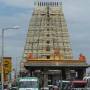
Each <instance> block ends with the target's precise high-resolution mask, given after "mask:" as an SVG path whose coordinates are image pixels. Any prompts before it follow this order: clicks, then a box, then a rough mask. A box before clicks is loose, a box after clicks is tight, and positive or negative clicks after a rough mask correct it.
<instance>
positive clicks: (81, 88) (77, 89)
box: [70, 80, 88, 90]
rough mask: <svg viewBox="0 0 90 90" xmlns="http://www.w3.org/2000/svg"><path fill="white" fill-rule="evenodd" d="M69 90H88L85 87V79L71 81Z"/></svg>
mask: <svg viewBox="0 0 90 90" xmlns="http://www.w3.org/2000/svg"><path fill="white" fill-rule="evenodd" d="M70 90H88V89H87V81H85V80H73V81H71V89H70Z"/></svg>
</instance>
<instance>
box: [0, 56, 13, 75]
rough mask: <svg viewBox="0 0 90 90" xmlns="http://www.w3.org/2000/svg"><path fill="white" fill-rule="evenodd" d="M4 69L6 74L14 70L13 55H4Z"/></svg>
mask: <svg viewBox="0 0 90 90" xmlns="http://www.w3.org/2000/svg"><path fill="white" fill-rule="evenodd" d="M3 70H4V73H5V74H8V73H10V72H11V70H12V61H11V57H4V58H3ZM0 72H1V63H0Z"/></svg>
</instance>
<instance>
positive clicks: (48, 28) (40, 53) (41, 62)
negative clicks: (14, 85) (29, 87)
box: [23, 2, 89, 87]
mask: <svg viewBox="0 0 90 90" xmlns="http://www.w3.org/2000/svg"><path fill="white" fill-rule="evenodd" d="M23 60H24V61H25V62H24V67H25V69H27V70H28V71H29V72H28V73H29V75H31V76H37V77H39V79H40V80H41V82H42V83H41V87H42V86H45V87H47V85H48V81H50V84H53V83H54V82H55V80H62V79H63V80H72V79H75V78H76V73H77V78H78V79H82V78H83V76H84V74H85V71H86V68H87V67H89V66H88V64H87V63H86V58H85V56H84V55H82V54H80V57H79V59H78V60H74V59H73V56H72V49H71V47H70V40H69V33H68V29H67V25H66V22H65V19H64V14H63V11H62V3H61V2H37V3H35V8H34V11H33V14H32V18H31V20H30V24H29V29H28V32H27V38H26V44H25V48H24V55H23ZM72 73H73V74H72ZM26 75H27V74H26ZM43 81H45V82H43ZM42 84H44V85H42Z"/></svg>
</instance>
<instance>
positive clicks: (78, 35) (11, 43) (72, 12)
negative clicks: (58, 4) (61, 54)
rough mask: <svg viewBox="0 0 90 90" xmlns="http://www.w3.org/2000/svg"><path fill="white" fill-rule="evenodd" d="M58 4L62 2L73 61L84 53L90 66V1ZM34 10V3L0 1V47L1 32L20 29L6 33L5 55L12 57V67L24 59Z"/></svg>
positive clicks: (66, 0) (64, 1) (72, 0)
mask: <svg viewBox="0 0 90 90" xmlns="http://www.w3.org/2000/svg"><path fill="white" fill-rule="evenodd" d="M38 1H39V0H38ZM57 1H62V2H63V11H64V15H65V19H66V22H67V25H68V30H69V33H70V39H71V47H72V49H73V56H74V59H78V56H79V54H80V53H83V54H84V55H86V57H87V62H88V63H90V0H57ZM33 6H34V0H0V43H1V29H2V28H6V27H13V26H20V29H18V30H8V31H6V32H5V49H4V52H5V53H4V54H5V56H11V57H13V62H14V64H15V65H16V62H17V60H19V59H20V57H22V55H23V50H24V45H25V39H26V33H27V30H28V24H29V21H30V18H31V15H32V10H33ZM0 47H1V44H0ZM0 52H1V48H0ZM16 57H17V60H16Z"/></svg>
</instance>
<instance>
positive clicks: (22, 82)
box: [18, 77, 39, 90]
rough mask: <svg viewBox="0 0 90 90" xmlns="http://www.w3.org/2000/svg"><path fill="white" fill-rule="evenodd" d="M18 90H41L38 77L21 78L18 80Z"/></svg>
mask: <svg viewBox="0 0 90 90" xmlns="http://www.w3.org/2000/svg"><path fill="white" fill-rule="evenodd" d="M18 90H39V80H38V78H37V77H21V78H19V79H18Z"/></svg>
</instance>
